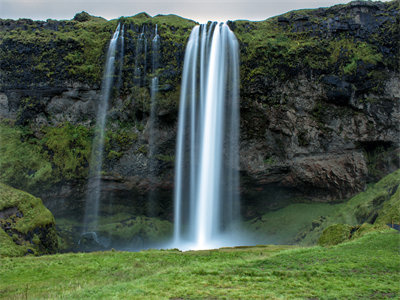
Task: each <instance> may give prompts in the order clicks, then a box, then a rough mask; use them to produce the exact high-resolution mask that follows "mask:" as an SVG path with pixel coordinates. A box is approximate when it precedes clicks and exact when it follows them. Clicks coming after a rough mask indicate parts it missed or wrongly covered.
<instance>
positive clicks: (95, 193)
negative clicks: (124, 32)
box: [84, 24, 121, 232]
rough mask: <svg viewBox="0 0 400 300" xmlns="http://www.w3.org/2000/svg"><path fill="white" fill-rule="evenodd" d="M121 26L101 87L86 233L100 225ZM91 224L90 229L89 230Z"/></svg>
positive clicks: (115, 37) (108, 57)
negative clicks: (107, 129)
mask: <svg viewBox="0 0 400 300" xmlns="http://www.w3.org/2000/svg"><path fill="white" fill-rule="evenodd" d="M120 27H121V25H120V24H118V26H117V29H116V30H115V32H114V35H113V37H112V38H111V41H110V45H109V47H108V52H107V58H106V64H105V69H104V75H103V81H102V85H101V96H100V103H99V106H98V110H97V119H96V131H95V137H94V139H93V144H92V153H91V158H90V168H89V182H88V192H87V198H86V209H85V218H84V232H86V231H88V230H89V229H90V230H92V231H93V230H96V228H97V225H98V224H97V223H98V214H99V206H100V181H101V167H102V162H103V152H104V129H105V124H106V116H107V109H108V102H109V99H110V94H111V89H112V86H113V80H114V69H115V66H114V65H115V53H116V48H117V41H118V36H119V34H120ZM89 223H90V228H89Z"/></svg>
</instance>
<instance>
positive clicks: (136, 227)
mask: <svg viewBox="0 0 400 300" xmlns="http://www.w3.org/2000/svg"><path fill="white" fill-rule="evenodd" d="M114 219H115V217H114ZM97 233H98V234H99V235H100V236H109V238H110V240H111V243H112V244H119V243H121V244H125V245H132V246H135V244H142V243H143V244H149V243H150V244H151V243H157V242H161V241H163V240H165V239H166V238H169V237H170V236H171V233H172V223H171V222H169V221H166V220H160V219H158V218H150V217H145V216H138V217H133V218H128V219H124V220H118V221H117V220H116V221H114V222H108V220H107V219H103V220H100V225H99V229H98V232H97ZM138 246H139V245H138Z"/></svg>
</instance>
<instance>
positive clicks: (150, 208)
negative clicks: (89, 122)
mask: <svg viewBox="0 0 400 300" xmlns="http://www.w3.org/2000/svg"><path fill="white" fill-rule="evenodd" d="M159 57H160V36H159V35H158V28H157V25H156V28H155V35H154V38H153V41H152V72H153V78H152V80H151V87H150V90H151V98H150V101H151V102H150V117H149V153H148V158H149V174H148V176H149V178H150V183H151V185H152V188H153V187H154V185H155V183H156V182H155V181H156V167H157V166H156V157H155V155H156V153H157V147H156V143H155V140H156V128H157V93H158V77H157V69H158V65H159ZM152 188H151V189H150V192H149V198H148V202H147V214H148V215H149V216H154V215H155V212H154V192H153V190H152Z"/></svg>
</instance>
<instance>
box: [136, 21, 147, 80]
mask: <svg viewBox="0 0 400 300" xmlns="http://www.w3.org/2000/svg"><path fill="white" fill-rule="evenodd" d="M144 30H145V27H144V26H143V27H142V32H141V33H140V35H139V37H138V39H137V41H136V50H135V72H134V75H135V83H136V84H137V85H140V86H143V81H144V73H145V72H146V61H147V39H146V37H145V35H144ZM143 55H144V58H143V57H142V56H143ZM142 65H143V70H141V66H142Z"/></svg>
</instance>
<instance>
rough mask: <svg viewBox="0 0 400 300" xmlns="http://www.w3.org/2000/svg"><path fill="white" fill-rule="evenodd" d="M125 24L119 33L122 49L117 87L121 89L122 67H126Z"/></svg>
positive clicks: (120, 51)
mask: <svg viewBox="0 0 400 300" xmlns="http://www.w3.org/2000/svg"><path fill="white" fill-rule="evenodd" d="M124 35H125V25H122V29H121V34H120V35H119V41H120V50H119V69H118V84H117V88H118V91H120V89H121V87H122V69H123V67H124V56H125V39H124Z"/></svg>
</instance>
